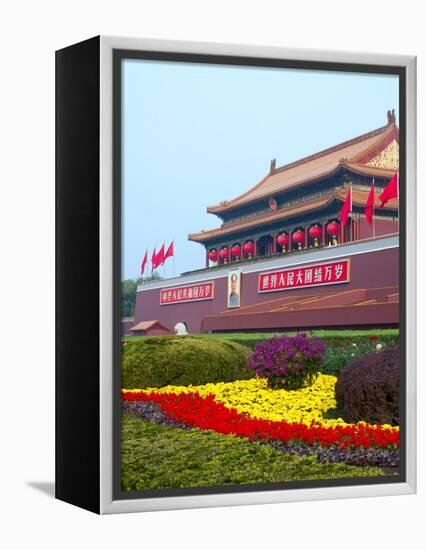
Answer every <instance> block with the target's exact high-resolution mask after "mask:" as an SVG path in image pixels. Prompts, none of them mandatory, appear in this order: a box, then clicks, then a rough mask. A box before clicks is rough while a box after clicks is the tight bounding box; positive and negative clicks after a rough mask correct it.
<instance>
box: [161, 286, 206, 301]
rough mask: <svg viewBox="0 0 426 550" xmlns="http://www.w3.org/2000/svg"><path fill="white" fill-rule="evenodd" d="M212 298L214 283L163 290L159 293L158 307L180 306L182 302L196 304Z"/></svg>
mask: <svg viewBox="0 0 426 550" xmlns="http://www.w3.org/2000/svg"><path fill="white" fill-rule="evenodd" d="M212 298H214V282H208V283H200V284H196V285H188V286H180V287H178V288H164V289H162V290H161V291H160V306H165V305H168V304H181V303H182V302H198V301H199V300H211V299H212Z"/></svg>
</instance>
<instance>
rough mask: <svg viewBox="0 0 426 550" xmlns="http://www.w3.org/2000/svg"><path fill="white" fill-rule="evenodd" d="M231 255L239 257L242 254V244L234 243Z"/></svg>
mask: <svg viewBox="0 0 426 550" xmlns="http://www.w3.org/2000/svg"><path fill="white" fill-rule="evenodd" d="M231 255H232V256H233V257H234V258H237V259H238V258H239V257H240V255H241V245H239V244H234V245H233V246H232V248H231Z"/></svg>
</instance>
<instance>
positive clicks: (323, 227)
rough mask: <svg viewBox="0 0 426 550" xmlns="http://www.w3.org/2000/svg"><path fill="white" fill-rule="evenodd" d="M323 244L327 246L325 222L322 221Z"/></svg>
mask: <svg viewBox="0 0 426 550" xmlns="http://www.w3.org/2000/svg"><path fill="white" fill-rule="evenodd" d="M322 246H325V222H324V221H323V222H322Z"/></svg>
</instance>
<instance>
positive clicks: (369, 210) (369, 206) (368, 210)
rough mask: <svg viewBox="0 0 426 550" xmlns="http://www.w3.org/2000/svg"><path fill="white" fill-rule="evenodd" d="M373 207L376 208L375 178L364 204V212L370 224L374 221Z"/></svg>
mask: <svg viewBox="0 0 426 550" xmlns="http://www.w3.org/2000/svg"><path fill="white" fill-rule="evenodd" d="M373 209H374V178H373V184H372V186H371V189H370V192H369V193H368V198H367V202H366V203H365V206H364V214H365V217H366V218H367V220H368V223H369V225H371V224H372V223H373Z"/></svg>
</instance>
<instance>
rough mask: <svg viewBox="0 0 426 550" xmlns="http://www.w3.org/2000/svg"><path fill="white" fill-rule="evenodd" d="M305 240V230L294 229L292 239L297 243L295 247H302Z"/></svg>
mask: <svg viewBox="0 0 426 550" xmlns="http://www.w3.org/2000/svg"><path fill="white" fill-rule="evenodd" d="M304 240H305V232H304V231H302V229H296V231H295V232H294V233H293V241H294V242H295V243H297V248H298V249H299V250H300V249H301V248H302V243H303V241H304Z"/></svg>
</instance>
